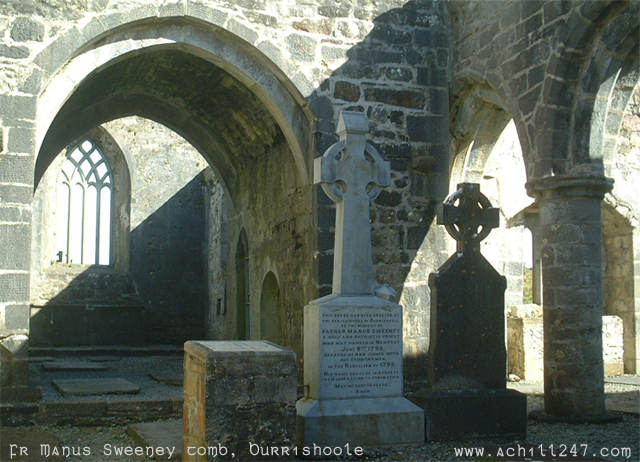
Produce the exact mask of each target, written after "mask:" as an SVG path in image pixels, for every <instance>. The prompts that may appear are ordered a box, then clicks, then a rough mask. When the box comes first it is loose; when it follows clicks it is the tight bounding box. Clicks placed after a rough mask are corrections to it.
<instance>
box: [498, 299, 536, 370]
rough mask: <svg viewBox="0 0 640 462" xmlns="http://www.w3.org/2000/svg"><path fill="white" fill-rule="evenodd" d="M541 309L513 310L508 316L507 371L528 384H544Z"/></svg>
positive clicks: (518, 308) (514, 307)
mask: <svg viewBox="0 0 640 462" xmlns="http://www.w3.org/2000/svg"><path fill="white" fill-rule="evenodd" d="M543 347H544V339H543V333H542V307H541V306H539V305H520V306H513V307H511V308H510V309H509V312H508V313H507V358H508V362H509V363H508V371H509V373H510V374H516V375H517V376H518V377H520V378H521V379H523V380H527V381H529V382H540V383H542V382H543V381H544V371H543V369H544V362H543V360H542V351H543Z"/></svg>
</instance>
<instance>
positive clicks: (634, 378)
mask: <svg viewBox="0 0 640 462" xmlns="http://www.w3.org/2000/svg"><path fill="white" fill-rule="evenodd" d="M604 381H605V383H621V384H623V385H636V386H638V387H640V375H621V376H616V377H605V378H604Z"/></svg>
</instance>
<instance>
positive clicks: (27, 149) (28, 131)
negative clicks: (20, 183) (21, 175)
mask: <svg viewBox="0 0 640 462" xmlns="http://www.w3.org/2000/svg"><path fill="white" fill-rule="evenodd" d="M34 149H35V130H34V129H32V128H10V129H9V140H8V142H7V150H8V151H9V152H13V153H27V154H30V153H32V152H33V151H34ZM26 160H28V161H31V159H30V158H26ZM30 169H31V170H33V167H32V166H30Z"/></svg>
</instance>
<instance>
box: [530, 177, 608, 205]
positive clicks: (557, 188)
mask: <svg viewBox="0 0 640 462" xmlns="http://www.w3.org/2000/svg"><path fill="white" fill-rule="evenodd" d="M525 187H526V189H527V194H528V195H529V196H531V197H535V198H536V199H537V200H542V201H544V200H552V199H559V198H571V197H585V198H593V199H600V200H602V198H604V195H605V194H606V193H608V192H609V191H611V189H612V188H613V179H611V178H607V177H605V176H603V175H580V176H577V175H556V176H548V177H544V178H535V179H533V180H530V181H528V182H527V184H526V185H525Z"/></svg>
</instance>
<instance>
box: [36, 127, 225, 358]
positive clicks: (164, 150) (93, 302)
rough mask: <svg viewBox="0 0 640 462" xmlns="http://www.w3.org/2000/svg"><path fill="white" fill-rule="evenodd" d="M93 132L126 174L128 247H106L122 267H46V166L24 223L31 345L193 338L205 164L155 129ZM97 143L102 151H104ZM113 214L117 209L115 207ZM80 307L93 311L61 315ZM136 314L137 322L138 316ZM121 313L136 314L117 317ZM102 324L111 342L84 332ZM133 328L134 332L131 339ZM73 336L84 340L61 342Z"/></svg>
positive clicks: (198, 315) (200, 312)
mask: <svg viewBox="0 0 640 462" xmlns="http://www.w3.org/2000/svg"><path fill="white" fill-rule="evenodd" d="M103 128H104V129H105V130H106V131H107V132H108V133H109V134H110V136H111V137H112V138H111V139H112V140H113V142H114V143H116V146H117V147H118V149H120V150H122V153H123V156H124V158H125V159H126V162H127V164H128V172H126V175H130V178H131V180H130V181H131V187H130V188H129V190H130V201H131V207H130V214H128V216H127V217H126V219H127V220H129V223H128V224H129V229H130V236H127V237H126V238H127V240H128V241H129V242H128V243H127V245H126V246H119V245H115V247H116V248H115V250H114V251H115V253H116V254H117V253H118V252H126V253H127V254H128V255H127V257H126V258H125V259H124V260H126V261H127V262H128V267H124V268H119V267H118V265H112V269H108V268H93V267H89V266H87V265H70V266H67V265H63V264H53V265H51V262H52V261H55V253H56V249H55V248H54V246H53V244H54V243H55V233H53V232H51V231H45V230H47V229H49V230H51V229H55V225H53V226H52V225H51V223H55V219H54V218H52V217H55V213H56V210H55V205H54V204H55V181H56V179H57V177H58V171H57V168H59V165H58V163H57V162H56V163H54V164H52V166H51V167H50V169H49V170H48V172H47V174H46V175H45V177H44V178H43V180H42V182H41V184H40V186H39V188H38V193H37V198H38V200H37V201H36V203H35V210H36V212H37V213H36V216H37V218H38V219H37V222H34V227H35V229H36V233H35V234H36V235H35V236H34V242H39V245H38V246H36V247H34V251H35V250H36V249H38V248H39V249H40V252H39V253H37V254H34V263H33V265H34V267H37V266H39V267H41V271H40V272H39V273H38V274H37V275H36V277H34V283H33V286H32V287H33V288H32V302H33V303H34V304H35V305H37V306H38V308H36V309H35V311H32V326H45V325H46V327H47V328H40V327H37V328H36V332H35V335H36V338H34V343H35V344H43V343H44V344H55V345H60V344H65V342H67V343H68V342H80V343H83V344H87V343H89V344H90V343H103V344H104V343H129V344H130V343H141V342H148V343H182V342H184V341H185V340H187V339H189V338H196V337H202V336H204V331H205V329H204V326H205V310H206V307H207V304H208V300H207V274H206V271H207V270H206V265H205V258H206V251H207V248H206V239H205V227H206V217H205V200H208V191H209V185H210V186H211V187H213V188H214V189H215V187H216V185H217V182H216V181H215V179H214V177H213V176H212V175H211V174H210V173H206V172H205V171H204V169H205V168H206V162H205V161H204V159H202V157H201V156H200V155H199V154H198V152H197V151H196V150H195V148H193V147H192V146H191V145H190V144H189V143H187V142H186V141H185V140H184V139H182V138H181V137H179V136H178V135H176V134H175V133H174V132H172V131H171V130H168V129H167V128H166V127H163V126H162V125H160V124H157V123H155V122H153V121H150V120H147V119H142V118H140V117H130V118H124V119H119V120H117V121H113V122H109V123H107V124H105V125H104V126H103ZM97 141H98V142H100V141H103V140H97ZM102 144H104V143H101V146H100V147H101V149H102V150H109V149H113V148H114V147H113V146H109V145H108V144H104V145H102ZM60 157H61V156H60ZM207 180H208V181H207ZM123 181H125V178H124V177H123V176H122V175H118V172H117V171H114V188H116V189H117V188H120V187H121V185H120V184H119V183H121V182H123ZM126 181H127V182H128V181H129V179H128V178H126ZM41 189H42V191H40V190H41ZM113 206H114V207H115V208H117V209H120V204H118V203H115V202H114V205H113ZM127 209H128V207H127ZM128 213H129V212H128ZM114 217H116V218H115V219H114V223H117V222H118V221H119V220H120V219H121V216H120V214H119V213H117V212H116V213H115V214H114ZM116 240H117V239H116V238H115V237H114V242H115V241H116ZM116 256H117V257H118V258H119V257H120V256H118V255H116ZM38 262H39V264H38ZM125 286H126V287H125ZM82 306H87V307H89V308H91V310H93V307H95V306H100V307H102V308H101V309H100V310H98V311H96V312H93V313H88V312H87V313H85V314H83V315H81V316H66V315H64V313H63V312H62V311H64V310H65V309H69V310H76V311H77V309H78V307H82ZM109 306H111V307H112V309H113V311H114V312H113V314H112V316H111V315H110V314H109V313H107V311H108V307H109ZM65 307H67V308H65ZM142 309H145V310H144V314H142V313H140V311H141V310H142ZM52 310H53V311H55V313H56V314H54V313H53V311H52ZM127 310H129V311H131V310H134V311H135V312H136V313H137V314H134V313H133V312H132V313H128V314H127V313H125V311H127ZM49 311H51V313H50V314H47V313H49ZM98 315H99V316H98ZM107 315H109V316H110V318H109V320H107V318H106V317H105V316H107ZM87 316H89V318H87V319H86V320H85V317H87ZM131 316H134V317H135V316H137V317H136V319H137V320H138V321H136V322H131V319H132V318H131ZM54 318H56V319H57V320H58V321H57V322H56V323H55V324H56V325H57V326H58V327H57V330H56V329H53V330H52V328H51V327H50V326H48V324H51V323H50V322H49V321H52V320H53V319H54ZM94 318H95V319H94ZM111 318H113V319H111ZM119 318H120V319H121V321H122V322H118V319H119ZM74 319H75V320H76V323H77V325H74ZM101 320H102V321H101ZM61 323H62V324H64V325H62V324H61ZM141 323H142V325H144V329H142V328H141ZM106 325H109V326H110V327H109V329H106V330H108V331H110V332H111V337H113V339H112V340H111V341H109V335H106V334H105V333H104V332H102V333H100V332H87V330H90V331H93V330H98V331H100V330H105V327H104V326H106ZM133 326H136V328H135V329H133V330H132V327H133ZM73 331H77V332H83V333H85V334H86V335H76V336H69V335H66V334H65V333H66V332H73ZM97 339H101V341H100V342H98V341H97Z"/></svg>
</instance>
